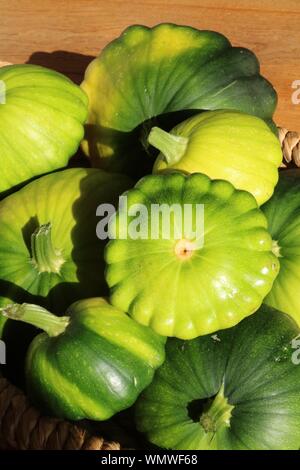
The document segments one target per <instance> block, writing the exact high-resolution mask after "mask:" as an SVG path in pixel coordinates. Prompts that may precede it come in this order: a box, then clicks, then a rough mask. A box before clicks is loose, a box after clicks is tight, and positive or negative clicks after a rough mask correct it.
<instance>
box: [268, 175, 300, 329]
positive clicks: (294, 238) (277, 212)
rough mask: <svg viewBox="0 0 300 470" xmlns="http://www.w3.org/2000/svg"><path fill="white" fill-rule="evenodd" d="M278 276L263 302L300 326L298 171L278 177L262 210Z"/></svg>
mask: <svg viewBox="0 0 300 470" xmlns="http://www.w3.org/2000/svg"><path fill="white" fill-rule="evenodd" d="M262 210H263V212H264V213H265V216H266V217H267V220H268V224H269V231H270V233H271V234H272V237H273V240H274V248H273V251H274V252H275V253H277V256H278V260H279V263H280V272H279V275H278V278H277V279H276V280H275V282H274V285H273V288H272V290H271V292H270V293H269V295H268V296H267V298H266V300H265V302H266V303H267V304H268V305H271V306H272V307H275V308H278V309H279V310H281V311H282V312H285V313H288V314H289V315H291V316H292V317H293V318H294V319H295V320H296V322H297V323H298V325H300V170H285V171H283V172H281V173H280V178H279V183H278V185H277V186H276V188H275V192H274V195H273V197H272V198H271V199H270V201H268V202H267V203H266V204H265V205H264V206H263V207H262Z"/></svg>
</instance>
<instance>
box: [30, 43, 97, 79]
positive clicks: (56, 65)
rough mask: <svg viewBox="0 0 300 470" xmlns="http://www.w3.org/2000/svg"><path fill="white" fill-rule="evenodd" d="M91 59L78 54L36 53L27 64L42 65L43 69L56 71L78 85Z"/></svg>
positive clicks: (91, 57)
mask: <svg viewBox="0 0 300 470" xmlns="http://www.w3.org/2000/svg"><path fill="white" fill-rule="evenodd" d="M93 59H94V57H93V56H89V55H84V54H78V53H77V52H69V51H54V52H43V51H37V52H34V53H33V54H31V56H30V57H29V59H28V60H27V64H35V65H42V66H43V67H48V68H50V69H53V70H56V71H57V72H60V73H63V74H65V75H67V77H69V78H71V80H73V81H74V82H75V83H77V84H79V83H81V82H82V80H83V76H84V72H85V69H86V68H87V66H88V64H89V63H90V62H91V61H92V60H93Z"/></svg>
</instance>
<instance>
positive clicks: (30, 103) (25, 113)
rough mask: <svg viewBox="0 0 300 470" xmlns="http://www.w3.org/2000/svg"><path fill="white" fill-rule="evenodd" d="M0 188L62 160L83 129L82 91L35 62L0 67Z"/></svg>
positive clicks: (70, 152)
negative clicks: (0, 92)
mask: <svg viewBox="0 0 300 470" xmlns="http://www.w3.org/2000/svg"><path fill="white" fill-rule="evenodd" d="M0 81H1V84H2V86H1V91H2V94H1V96H2V95H3V96H2V99H1V104H0V157H1V180H0V193H4V192H6V191H8V190H11V189H13V188H15V187H16V186H18V185H20V184H21V183H24V182H26V181H28V180H30V179H31V178H33V177H34V176H37V175H42V174H44V173H49V172H50V171H53V170H56V169H58V168H63V167H65V166H66V165H67V163H68V160H69V158H70V157H71V156H72V155H73V154H74V153H75V152H76V150H77V148H78V146H79V144H80V141H81V139H82V137H83V134H84V129H83V124H84V123H85V121H86V118H87V101H88V100H87V96H86V94H85V93H84V92H83V91H82V90H81V89H80V88H79V87H78V86H77V85H75V84H74V83H73V82H71V80H69V79H68V78H67V77H65V76H64V75H62V74H60V73H57V72H55V71H53V70H48V69H46V68H44V67H39V66H37V65H28V64H27V65H9V66H5V67H1V68H0Z"/></svg>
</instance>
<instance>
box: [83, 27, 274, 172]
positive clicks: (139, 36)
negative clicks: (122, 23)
mask: <svg viewBox="0 0 300 470" xmlns="http://www.w3.org/2000/svg"><path fill="white" fill-rule="evenodd" d="M82 88H83V90H84V91H85V92H86V93H87V95H88V97H89V117H88V123H87V127H86V139H85V141H84V143H83V149H84V151H85V152H86V154H87V155H89V156H90V157H91V159H92V162H93V164H94V165H95V166H100V167H103V168H107V169H110V170H112V171H114V170H116V171H122V172H126V173H130V174H131V173H134V174H135V175H137V176H142V175H144V174H145V173H146V172H148V173H149V172H150V171H151V168H152V165H153V159H151V158H150V156H149V155H148V152H147V150H149V149H148V143H147V137H148V134H149V131H150V129H151V127H153V126H154V125H161V127H163V128H164V129H165V130H169V129H171V128H172V127H173V126H174V125H175V124H177V123H178V122H180V121H182V120H183V114H182V112H183V111H186V112H187V113H189V112H193V111H195V110H196V111H197V110H217V109H231V110H238V111H243V112H245V113H248V114H253V115H256V116H259V117H261V118H262V119H265V120H266V121H267V122H268V123H270V122H271V119H272V115H273V113H274V109H275V106H276V101H277V97H276V92H275V91H274V89H273V87H272V85H271V84H270V83H269V82H268V81H267V80H265V79H264V78H263V77H262V76H261V75H260V71H259V63H258V60H257V58H256V57H255V55H254V54H253V53H252V52H251V51H249V50H247V49H244V48H240V47H232V46H231V44H230V42H229V41H228V39H227V38H226V37H224V36H223V35H222V34H219V33H216V32H212V31H199V30H197V29H195V28H192V27H189V26H178V25H175V24H159V25H157V26H155V27H153V28H148V27H145V26H140V25H135V26H130V27H129V28H127V29H126V30H125V31H124V32H123V34H122V35H121V36H120V37H119V38H118V39H116V40H114V41H113V42H111V43H110V44H109V45H108V46H107V47H105V48H104V50H103V51H102V53H101V54H100V55H99V57H97V58H96V59H95V60H94V61H93V62H92V63H91V64H90V65H89V66H88V68H87V70H86V74H85V78H84V81H83V83H82ZM160 118H161V119H160ZM147 170H148V171H147Z"/></svg>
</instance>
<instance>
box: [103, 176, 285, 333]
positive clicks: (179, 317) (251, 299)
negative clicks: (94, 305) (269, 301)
mask: <svg viewBox="0 0 300 470" xmlns="http://www.w3.org/2000/svg"><path fill="white" fill-rule="evenodd" d="M124 198H125V200H126V204H125V202H124V203H122V204H120V206H119V211H118V213H117V215H116V217H115V218H114V219H113V220H112V221H111V224H110V230H111V238H112V239H111V240H110V241H109V242H108V244H107V245H106V248H105V259H106V262H107V270H106V280H107V283H108V285H109V287H110V289H111V295H110V299H111V302H112V304H113V305H115V306H116V307H118V308H120V309H122V310H123V311H126V312H128V313H129V315H131V316H132V318H134V319H135V320H136V321H138V322H140V323H142V324H144V325H149V326H151V327H152V328H153V329H154V330H155V331H156V332H157V333H159V334H161V335H164V336H176V337H179V338H183V339H190V338H194V337H196V336H199V335H204V334H207V333H211V332H214V331H217V330H219V329H223V328H229V327H231V326H233V325H235V324H236V323H238V322H239V321H241V320H242V319H243V318H244V317H246V316H248V315H250V314H252V313H254V312H255V311H256V310H257V309H258V308H259V307H260V305H261V303H262V301H263V299H264V297H265V296H266V295H267V294H268V292H269V291H270V290H271V287H272V284H273V281H274V279H275V277H276V275H277V273H278V269H279V262H278V259H277V257H276V256H275V255H274V254H273V253H272V251H271V250H272V239H271V237H270V235H269V233H268V231H267V220H266V218H265V217H264V215H263V213H262V212H261V210H260V209H259V208H258V206H257V203H256V201H255V199H254V197H253V196H252V195H251V194H250V193H248V192H246V191H240V190H237V189H235V188H234V187H233V186H232V184H231V183H229V182H227V181H222V180H215V181H211V180H210V179H209V178H208V177H207V176H205V175H202V174H200V173H194V174H192V175H189V176H185V175H182V174H180V173H173V174H167V175H153V176H151V175H150V176H145V177H144V178H143V179H142V180H140V181H139V182H138V183H137V184H136V186H135V188H134V189H131V190H129V191H128V192H127V193H126V194H125V195H124Z"/></svg>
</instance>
